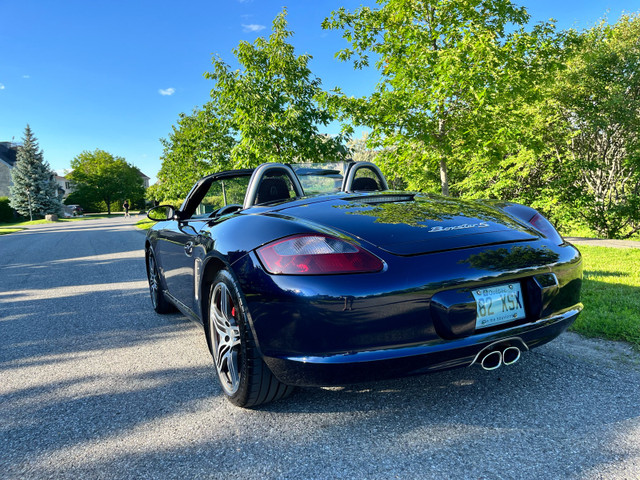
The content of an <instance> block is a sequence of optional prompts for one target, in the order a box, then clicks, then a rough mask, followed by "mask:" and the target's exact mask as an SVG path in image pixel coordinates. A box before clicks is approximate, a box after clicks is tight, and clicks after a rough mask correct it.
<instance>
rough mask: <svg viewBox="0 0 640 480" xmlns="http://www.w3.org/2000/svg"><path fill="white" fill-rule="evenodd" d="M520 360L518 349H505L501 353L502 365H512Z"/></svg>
mask: <svg viewBox="0 0 640 480" xmlns="http://www.w3.org/2000/svg"><path fill="white" fill-rule="evenodd" d="M518 360H520V349H519V348H518V347H507V348H505V349H504V350H503V351H502V363H504V364H505V365H513V364H514V363H516V362H517V361H518Z"/></svg>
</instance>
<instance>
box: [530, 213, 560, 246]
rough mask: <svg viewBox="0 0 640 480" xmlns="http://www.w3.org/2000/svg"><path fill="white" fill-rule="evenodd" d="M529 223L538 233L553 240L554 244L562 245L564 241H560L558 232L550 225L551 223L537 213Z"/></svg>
mask: <svg viewBox="0 0 640 480" xmlns="http://www.w3.org/2000/svg"><path fill="white" fill-rule="evenodd" d="M529 223H530V224H531V225H533V227H534V228H535V229H536V230H538V231H539V232H540V233H542V234H543V235H544V236H545V237H547V238H548V239H550V240H553V242H554V243H555V244H557V245H562V244H563V243H564V240H563V239H562V237H561V236H560V234H559V233H558V231H557V230H556V229H555V228H554V226H553V225H551V222H550V221H549V220H547V219H546V218H544V217H543V216H542V215H540V214H539V213H536V214H535V215H534V216H533V218H532V219H531V220H529Z"/></svg>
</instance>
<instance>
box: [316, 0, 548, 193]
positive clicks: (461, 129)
mask: <svg viewBox="0 0 640 480" xmlns="http://www.w3.org/2000/svg"><path fill="white" fill-rule="evenodd" d="M378 3H379V4H380V8H376V9H372V8H369V7H360V8H358V9H356V10H355V11H354V12H349V11H347V10H345V9H344V8H341V9H339V10H337V11H335V12H333V13H332V16H331V17H330V18H328V19H326V20H325V21H324V23H323V26H324V28H329V29H341V30H342V31H343V37H344V38H345V39H346V40H348V41H349V42H350V47H349V48H346V49H344V50H342V51H340V52H338V54H337V56H338V58H339V59H341V60H343V61H348V60H352V61H353V63H354V67H355V68H363V67H367V66H369V57H370V56H373V57H374V58H375V59H376V63H375V66H376V68H377V69H378V70H379V71H380V75H381V79H380V81H379V83H378V85H377V87H376V90H375V92H374V93H373V94H372V95H371V96H369V97H366V98H356V99H354V98H347V97H346V96H344V95H341V92H340V91H337V92H336V95H335V96H333V97H332V98H330V99H329V100H328V102H329V104H330V105H332V106H334V108H338V109H339V110H341V111H342V112H343V114H344V115H346V116H347V117H349V118H351V119H352V121H353V122H354V123H355V124H356V125H363V126H368V127H370V128H371V129H372V133H371V144H372V145H378V146H380V145H382V146H389V147H392V150H389V151H388V152H389V153H390V154H387V155H382V156H381V159H382V160H383V168H384V170H385V173H387V175H391V176H395V175H401V176H403V177H404V178H405V179H406V180H407V183H408V187H409V188H412V189H419V190H433V189H434V187H435V186H436V185H438V184H439V185H440V189H441V191H442V193H443V194H445V195H448V194H449V193H450V191H451V184H452V183H456V182H459V181H461V180H462V179H463V178H464V177H465V176H466V172H465V167H466V166H467V165H468V164H469V162H470V160H471V159H472V157H474V156H478V155H481V156H483V157H484V158H487V157H490V156H491V157H492V158H493V161H494V162H495V161H497V160H499V159H500V158H503V157H504V156H505V155H508V154H512V153H513V152H514V151H519V150H520V149H521V148H522V146H519V145H517V142H519V141H524V140H526V138H523V137H521V136H519V133H518V132H519V131H520V127H521V125H522V124H521V123H520V124H519V123H517V122H515V123H514V122H512V121H511V119H512V118H513V117H514V115H513V114H514V111H517V110H518V109H519V108H520V107H521V106H522V105H524V104H526V102H525V101H523V100H520V99H524V98H526V97H527V95H529V93H530V92H535V91H536V88H535V87H536V83H537V82H538V76H539V75H541V74H544V71H545V70H546V69H548V68H549V59H550V58H553V54H554V52H555V50H556V49H557V45H556V40H555V38H554V36H553V28H552V26H551V25H548V24H539V25H536V26H535V27H534V28H533V29H532V31H530V32H528V31H526V30H525V26H526V25H527V22H528V20H529V15H528V14H527V12H526V10H525V9H524V8H519V7H516V6H514V5H513V4H512V3H511V2H510V1H509V0H464V1H461V0H379V1H378ZM541 52H544V54H543V55H541ZM514 100H517V101H514Z"/></svg>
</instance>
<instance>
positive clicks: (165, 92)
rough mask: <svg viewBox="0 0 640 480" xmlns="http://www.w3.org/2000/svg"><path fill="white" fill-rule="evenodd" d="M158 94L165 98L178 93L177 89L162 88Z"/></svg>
mask: <svg viewBox="0 0 640 480" xmlns="http://www.w3.org/2000/svg"><path fill="white" fill-rule="evenodd" d="M158 93H159V94H160V95H163V96H167V95H173V94H174V93H176V89H175V88H166V89H162V88H161V89H160V90H158Z"/></svg>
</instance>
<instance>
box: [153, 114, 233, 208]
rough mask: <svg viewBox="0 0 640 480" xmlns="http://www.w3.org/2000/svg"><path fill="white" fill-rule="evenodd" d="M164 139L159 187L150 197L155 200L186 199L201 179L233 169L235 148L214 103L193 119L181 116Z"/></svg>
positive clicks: (190, 116) (227, 123)
mask: <svg viewBox="0 0 640 480" xmlns="http://www.w3.org/2000/svg"><path fill="white" fill-rule="evenodd" d="M172 130H173V131H172V132H171V133H170V134H169V137H168V138H167V139H162V140H161V142H162V145H163V146H164V152H163V154H162V167H161V169H160V172H159V173H158V183H157V184H156V185H154V188H153V190H152V192H149V193H150V194H153V195H154V199H156V200H161V199H162V200H164V199H171V200H176V199H181V198H184V197H185V196H186V195H187V193H189V190H190V189H191V187H192V186H193V184H194V183H195V182H196V180H198V179H199V178H201V177H203V176H205V175H208V174H210V173H214V172H218V171H220V170H226V169H229V168H233V165H232V163H231V158H230V156H231V150H232V148H233V146H234V145H235V144H236V140H235V139H234V138H233V136H232V135H231V132H230V127H229V122H228V119H225V118H224V117H223V116H222V115H221V114H220V113H219V111H218V108H217V107H216V105H215V104H214V103H213V102H208V103H206V104H205V105H204V106H203V107H202V108H201V109H199V108H196V109H194V111H193V113H192V114H191V115H185V114H180V118H179V119H178V124H177V126H173V127H172Z"/></svg>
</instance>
